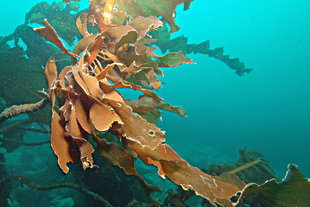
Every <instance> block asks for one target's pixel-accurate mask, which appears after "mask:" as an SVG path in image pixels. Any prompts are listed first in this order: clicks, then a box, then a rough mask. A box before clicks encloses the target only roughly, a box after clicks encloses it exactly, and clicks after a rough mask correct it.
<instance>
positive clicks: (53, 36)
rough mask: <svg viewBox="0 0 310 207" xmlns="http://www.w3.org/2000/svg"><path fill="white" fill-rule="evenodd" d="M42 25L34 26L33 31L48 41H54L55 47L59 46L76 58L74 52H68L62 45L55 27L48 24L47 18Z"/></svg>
mask: <svg viewBox="0 0 310 207" xmlns="http://www.w3.org/2000/svg"><path fill="white" fill-rule="evenodd" d="M44 24H45V26H44V27H40V28H35V29H34V31H35V32H37V33H38V34H40V35H41V36H42V37H44V38H45V39H47V40H48V41H50V42H52V43H54V44H55V45H56V46H57V47H59V48H60V49H61V50H62V51H64V53H66V54H68V55H70V56H71V57H74V58H77V56H76V55H75V54H72V53H70V52H69V50H68V49H67V48H66V47H65V46H64V44H63V42H62V41H61V40H60V38H59V36H58V34H57V32H56V31H55V29H54V28H53V27H52V25H50V24H49V23H48V21H47V19H44Z"/></svg>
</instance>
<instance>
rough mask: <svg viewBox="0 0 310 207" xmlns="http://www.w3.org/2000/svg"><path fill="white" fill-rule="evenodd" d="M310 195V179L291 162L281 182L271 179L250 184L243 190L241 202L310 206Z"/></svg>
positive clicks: (277, 206) (277, 205)
mask: <svg viewBox="0 0 310 207" xmlns="http://www.w3.org/2000/svg"><path fill="white" fill-rule="evenodd" d="M309 195H310V181H309V179H308V178H305V177H304V176H303V174H302V173H301V172H300V171H299V169H298V168H297V166H296V165H293V164H290V165H289V166H288V171H287V172H286V176H285V178H284V179H283V180H282V181H281V182H278V181H277V180H276V179H271V180H268V181H266V182H265V183H263V184H262V185H257V184H249V185H247V186H246V188H245V189H244V190H243V192H242V194H241V196H240V198H239V202H242V203H245V204H250V205H251V204H252V203H253V202H256V203H258V202H261V204H263V205H264V206H272V207H280V206H309V204H310V196H309ZM259 200H260V201H259ZM251 206H252V205H251Z"/></svg>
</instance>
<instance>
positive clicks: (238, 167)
mask: <svg viewBox="0 0 310 207" xmlns="http://www.w3.org/2000/svg"><path fill="white" fill-rule="evenodd" d="M249 164H250V165H249ZM245 165H247V166H245ZM204 171H205V172H207V173H209V174H211V175H220V174H222V173H224V172H229V173H234V174H236V175H237V176H238V177H239V178H240V179H241V180H242V181H244V182H245V183H258V184H262V183H264V182H265V181H266V180H270V179H272V178H275V174H274V172H273V170H272V169H271V167H270V166H269V165H268V163H267V161H266V160H264V159H263V156H262V155H261V154H260V153H259V152H254V151H247V150H246V149H240V150H239V159H238V160H237V161H236V163H235V164H212V165H210V166H209V167H208V169H207V170H204Z"/></svg>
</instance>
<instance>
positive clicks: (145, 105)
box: [125, 95, 186, 124]
mask: <svg viewBox="0 0 310 207" xmlns="http://www.w3.org/2000/svg"><path fill="white" fill-rule="evenodd" d="M125 103H126V104H127V105H129V106H130V107H131V108H132V110H133V111H134V112H136V113H138V114H139V115H140V116H141V117H142V118H144V119H145V120H147V121H148V122H150V123H153V124H157V122H158V119H161V112H160V111H159V110H160V109H161V110H165V111H171V112H174V113H176V114H178V115H180V116H186V113H185V110H184V109H183V108H182V107H179V106H171V105H170V104H167V103H163V101H161V100H158V99H155V98H153V97H151V96H147V95H142V96H140V97H139V99H138V100H137V101H132V100H129V99H126V100H125Z"/></svg>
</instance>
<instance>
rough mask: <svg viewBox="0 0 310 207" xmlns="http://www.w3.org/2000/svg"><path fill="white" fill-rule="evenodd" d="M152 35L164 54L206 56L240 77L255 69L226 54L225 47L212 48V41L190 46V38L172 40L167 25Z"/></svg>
mask: <svg viewBox="0 0 310 207" xmlns="http://www.w3.org/2000/svg"><path fill="white" fill-rule="evenodd" d="M150 35H151V36H152V37H153V38H155V39H157V41H156V42H155V44H156V45H157V46H158V47H159V48H160V50H161V51H162V52H163V53H166V52H167V51H170V52H177V51H182V52H183V53H184V54H191V53H194V54H197V53H199V54H204V55H208V56H209V57H212V58H215V59H217V60H220V61H222V62H223V63H225V64H226V65H227V66H228V67H230V68H231V69H233V70H235V73H236V74H237V75H239V76H243V75H244V74H248V73H250V72H251V71H252V70H253V69H252V68H246V67H245V64H244V63H243V62H241V61H240V60H239V58H231V57H230V56H229V55H225V54H224V48H223V47H217V48H214V49H211V48H210V40H206V41H204V42H201V43H199V44H188V38H187V37H185V36H183V35H182V36H179V37H176V38H174V39H171V37H170V34H169V32H168V28H167V26H166V25H164V26H163V27H161V28H159V29H158V30H155V31H152V32H151V33H150Z"/></svg>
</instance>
